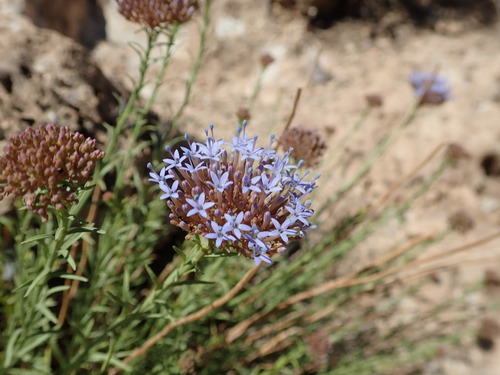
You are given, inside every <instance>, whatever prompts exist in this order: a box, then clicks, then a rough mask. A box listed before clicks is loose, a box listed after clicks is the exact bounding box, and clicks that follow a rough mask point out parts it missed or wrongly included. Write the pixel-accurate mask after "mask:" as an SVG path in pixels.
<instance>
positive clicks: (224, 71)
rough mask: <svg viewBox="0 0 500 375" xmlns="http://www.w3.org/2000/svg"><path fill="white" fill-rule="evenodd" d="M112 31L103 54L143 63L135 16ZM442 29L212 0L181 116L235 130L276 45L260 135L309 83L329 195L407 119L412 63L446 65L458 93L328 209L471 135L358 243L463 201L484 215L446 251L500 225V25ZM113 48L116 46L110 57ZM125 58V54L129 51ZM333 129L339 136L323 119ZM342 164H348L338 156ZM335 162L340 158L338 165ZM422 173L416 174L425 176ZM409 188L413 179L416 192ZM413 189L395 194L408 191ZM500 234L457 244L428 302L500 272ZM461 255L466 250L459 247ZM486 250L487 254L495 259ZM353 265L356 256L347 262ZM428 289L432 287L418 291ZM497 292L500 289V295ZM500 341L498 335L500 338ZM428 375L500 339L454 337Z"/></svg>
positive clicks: (341, 211) (184, 57)
mask: <svg viewBox="0 0 500 375" xmlns="http://www.w3.org/2000/svg"><path fill="white" fill-rule="evenodd" d="M107 14H108V19H109V20H111V22H110V23H109V25H108V36H109V39H110V41H109V42H106V43H103V44H101V45H100V46H99V47H98V48H97V49H96V51H95V54H94V55H95V57H96V59H97V61H99V62H100V63H101V64H102V65H103V67H104V69H105V70H106V69H107V70H108V72H112V71H117V70H124V71H127V72H128V73H131V72H133V71H134V69H135V68H136V67H137V60H136V59H134V58H133V57H132V56H131V55H130V53H129V52H127V47H126V46H125V44H124V43H125V41H127V40H129V39H136V40H137V38H138V36H137V34H134V33H133V32H132V30H134V27H133V26H131V25H130V24H128V23H127V22H126V21H123V20H121V19H120V18H119V17H117V16H116V14H114V7H113V4H110V6H109V7H108V8H107ZM200 25H201V20H199V19H198V20H197V22H193V23H191V24H189V25H187V27H186V28H184V29H183V31H182V34H181V38H180V39H179V42H178V45H177V50H176V53H175V56H174V59H173V61H172V65H171V68H170V70H169V72H168V74H167V77H166V84H165V87H164V90H163V91H162V93H161V96H160V98H159V101H158V104H157V106H156V108H155V109H156V110H157V111H158V112H159V113H161V114H163V115H165V116H167V117H168V115H169V110H168V108H169V106H172V107H173V108H176V106H178V104H179V102H180V100H181V98H182V95H183V90H184V87H183V85H184V83H183V82H184V80H185V78H186V77H187V72H186V71H185V66H186V65H187V64H191V63H192V61H193V59H194V56H195V54H196V47H197V43H198V30H199V28H200ZM442 26H443V27H441V28H439V29H440V30H441V31H438V32H436V31H430V30H422V29H416V28H414V27H413V26H410V25H401V26H399V27H398V28H397V29H396V34H395V38H393V37H390V36H383V35H382V36H379V37H377V38H376V39H371V38H370V31H371V28H372V26H371V25H369V24H365V23H362V22H345V23H341V24H338V25H336V26H335V27H333V28H331V29H329V30H316V31H315V32H314V33H312V32H311V31H308V30H307V27H306V22H305V21H304V19H303V18H302V17H300V16H299V15H297V14H294V13H292V12H285V11H280V10H279V9H278V10H276V9H275V10H274V11H273V12H270V9H269V8H268V6H267V5H265V4H264V2H253V1H243V0H241V1H229V0H222V1H217V2H214V4H213V7H212V12H211V26H210V29H209V33H208V42H207V50H206V59H205V60H204V62H203V66H202V69H201V71H200V75H199V78H198V80H197V82H196V85H195V87H194V90H193V96H192V99H191V104H190V106H189V107H188V109H187V111H186V116H185V119H184V122H183V123H182V128H183V129H185V131H187V132H189V133H190V134H195V135H196V134H198V135H200V136H201V135H202V129H203V128H205V127H207V125H208V124H209V123H214V124H215V125H216V132H217V135H219V136H227V135H230V134H232V133H233V132H234V129H235V126H236V124H237V119H236V115H235V113H236V111H237V110H238V108H239V107H241V106H246V107H248V106H250V105H251V103H250V101H251V96H252V93H253V90H254V88H255V85H256V82H257V79H258V76H259V71H260V64H259V60H260V56H261V55H262V54H265V53H268V54H270V55H272V56H273V57H274V59H275V62H274V63H272V64H271V65H270V66H269V67H268V69H266V71H265V72H264V74H263V76H262V85H261V90H260V92H259V95H258V96H257V99H256V101H255V103H254V104H253V108H252V109H251V116H252V117H251V120H250V129H251V133H255V134H258V135H259V137H260V138H261V139H263V140H266V139H267V138H268V136H269V135H270V134H271V133H276V134H279V133H280V131H281V130H282V129H283V127H284V125H285V123H286V121H287V119H288V116H289V114H290V111H291V109H292V107H293V100H294V97H295V94H296V90H297V89H298V88H299V87H300V88H302V96H301V99H300V101H299V105H298V108H297V112H296V114H295V117H294V120H293V123H292V126H293V125H305V126H308V127H311V128H315V129H317V130H318V131H320V132H322V133H323V134H325V137H326V139H327V141H328V144H329V149H328V151H327V153H326V155H325V159H324V161H323V163H322V165H321V167H320V168H319V170H320V172H321V173H323V176H326V177H325V178H323V179H322V180H320V185H321V187H320V189H319V192H318V193H317V198H316V199H317V202H318V203H316V204H318V205H319V206H320V205H321V202H322V201H324V200H326V199H327V198H328V197H329V195H330V192H331V191H332V189H335V188H338V186H342V185H343V184H344V183H346V182H347V181H348V180H349V178H351V177H352V176H353V175H354V174H355V173H356V171H357V170H358V168H359V167H360V165H361V164H362V162H363V160H364V159H365V158H366V156H367V155H369V152H370V150H372V149H373V147H374V146H375V145H376V144H377V143H378V142H379V141H380V140H381V139H382V138H383V137H384V136H385V135H386V134H388V132H390V131H392V130H393V129H395V128H396V127H397V125H398V124H399V123H400V122H401V121H403V120H404V118H405V116H406V115H407V114H408V113H409V111H410V110H411V108H412V105H413V103H414V100H415V98H414V96H413V92H412V89H411V87H410V85H409V83H408V77H409V75H410V73H411V72H412V71H413V70H422V71H434V70H438V71H439V73H440V74H441V75H443V76H444V77H446V78H447V79H448V80H449V82H450V84H451V86H452V95H453V98H452V100H451V101H449V102H447V103H445V104H443V105H440V106H428V107H424V108H422V109H421V110H420V111H419V113H418V114H417V116H416V118H415V120H414V121H413V122H412V123H411V125H410V126H408V127H407V128H406V129H404V130H403V131H402V133H401V134H400V135H399V137H398V139H397V141H396V142H395V143H394V144H393V146H391V148H390V149H389V150H388V151H387V152H386V153H385V155H384V156H383V157H382V159H381V160H380V161H379V162H378V163H377V165H376V167H375V168H374V169H373V170H372V171H371V172H370V174H369V175H368V176H367V178H366V180H365V181H364V183H363V184H361V185H360V187H359V188H357V189H355V191H353V192H352V193H351V194H349V195H348V196H347V197H346V198H345V199H344V204H342V205H340V206H339V207H338V210H335V211H333V212H332V211H330V212H325V213H324V215H323V217H321V218H319V220H320V221H327V222H332V223H333V222H336V221H337V220H339V219H340V218H341V217H342V216H343V215H345V214H346V213H348V212H351V213H352V212H353V210H352V208H353V207H361V206H363V205H365V204H373V203H375V202H376V201H377V199H379V198H380V196H381V195H382V194H384V192H385V191H386V190H387V189H388V187H389V186H391V184H393V183H394V182H395V181H397V180H398V179H399V178H400V177H401V176H402V175H405V174H406V173H408V172H409V171H411V170H412V169H413V168H414V167H415V166H416V165H417V164H418V163H419V162H420V161H422V160H423V159H424V158H425V156H426V155H428V154H429V153H431V152H432V151H433V150H434V149H435V148H436V147H438V145H440V144H441V143H449V142H455V143H458V144H460V145H462V146H463V147H464V148H465V149H466V150H467V152H468V153H469V154H470V156H471V157H470V158H469V159H468V160H465V161H461V162H460V163H459V164H458V165H457V166H456V167H455V168H454V169H452V170H450V171H448V172H446V173H445V174H444V176H442V178H441V179H440V180H439V181H437V183H436V184H435V185H434V187H433V188H432V190H431V191H430V192H428V193H427V194H426V195H425V196H424V197H422V198H421V199H419V200H418V201H417V202H416V204H414V205H413V207H412V208H411V209H410V210H409V211H408V213H407V215H406V216H405V218H404V220H405V223H404V224H403V225H401V223H400V222H396V221H393V222H390V223H388V224H387V225H386V226H384V228H382V229H381V230H380V231H378V232H377V233H376V234H375V235H374V236H373V237H372V238H371V239H370V241H369V243H368V244H364V245H362V246H361V247H360V249H359V253H358V254H356V259H355V261H354V262H353V263H355V262H356V261H359V257H362V258H371V257H373V256H375V254H377V253H380V251H384V250H385V249H387V247H388V246H390V245H391V244H392V243H394V240H395V239H403V238H411V237H414V236H419V235H425V234H430V233H436V232H439V231H440V230H445V228H446V227H447V225H448V217H449V215H450V214H452V213H454V212H456V211H458V210H459V209H463V210H465V211H466V212H467V213H468V214H469V215H470V216H471V217H473V218H474V221H475V228H474V229H473V230H472V231H470V232H468V233H466V234H452V235H450V236H448V237H447V238H446V239H445V240H443V241H441V242H440V243H439V244H438V245H437V246H432V247H431V248H429V251H430V252H435V253H437V252H440V251H445V250H446V249H449V248H452V247H453V246H458V245H460V244H463V243H467V242H471V241H474V240H475V239H477V238H480V237H482V236H486V235H488V234H490V233H493V232H495V231H496V230H497V229H498V225H499V223H500V178H499V177H498V176H496V177H495V176H486V175H485V173H484V171H483V169H482V167H481V162H482V160H483V158H484V157H485V156H486V155H489V154H493V155H500V124H499V119H500V105H499V102H500V85H499V80H500V66H499V65H498V61H499V59H500V38H499V37H500V35H499V31H500V29H499V28H498V27H496V26H495V27H490V28H473V29H467V28H464V27H460V25H459V24H454V23H449V24H447V25H442ZM110 51H119V53H116V52H114V56H115V57H116V56H119V58H114V59H113V58H112V56H111V53H110ZM124 56H127V58H123V57H124ZM367 93H377V94H380V95H381V96H382V97H383V98H384V105H383V107H381V108H376V109H374V110H373V111H371V113H370V114H369V116H368V117H367V119H366V121H365V122H364V123H363V125H362V127H361V130H360V131H358V132H357V133H355V135H354V136H353V138H352V139H351V140H350V141H349V142H348V144H347V145H346V146H345V147H343V148H340V149H339V148H338V147H337V145H338V142H339V140H340V139H342V137H343V136H344V135H345V134H346V133H347V132H348V131H349V129H350V128H351V127H352V126H354V124H355V123H356V121H358V119H359V118H360V116H361V114H362V112H363V110H364V109H365V107H366V103H365V100H364V96H365V94H367ZM332 127H333V128H335V134H334V135H327V134H326V132H325V128H332ZM442 157H443V155H442V153H441V154H439V155H438V156H437V157H436V158H435V160H433V161H431V162H430V163H429V165H428V166H427V167H426V168H424V170H423V172H422V173H420V174H419V175H418V176H425V175H429V173H430V172H431V171H432V170H433V169H435V168H436V166H437V165H438V163H439V161H440V160H442ZM339 158H341V159H340V160H341V161H340V162H339V161H338V160H339ZM337 163H340V164H337ZM333 165H341V166H342V167H340V168H336V169H335V171H334V172H333V173H332V171H331V169H332V166H333ZM418 181H419V179H418V178H417V179H416V180H413V181H412V182H411V183H410V184H409V186H410V187H409V188H408V189H409V190H411V186H413V187H414V186H416V184H418ZM409 190H408V191H409ZM405 194H407V192H406V193H405V189H403V191H402V192H401V193H399V195H398V194H396V195H397V196H399V197H404V196H405ZM499 245H500V241H498V240H497V241H493V242H491V243H489V244H487V245H484V246H481V247H479V248H475V249H474V251H473V254H472V253H470V252H468V253H466V254H463V255H456V256H455V257H454V258H453V261H454V262H455V263H457V264H459V265H460V266H459V267H458V268H456V269H454V270H453V271H446V272H442V273H440V274H439V275H440V276H439V277H440V280H441V282H440V283H439V284H435V285H431V286H429V287H427V288H425V289H423V290H422V292H421V293H424V294H425V299H426V301H427V304H432V303H433V301H434V302H438V301H440V300H442V299H444V298H446V297H447V296H450V295H458V294H459V293H461V291H463V290H464V288H466V287H467V286H470V285H473V284H474V283H477V282H479V281H481V280H482V279H483V277H484V272H485V270H486V269H494V270H500V248H499ZM460 257H462V258H460ZM485 259H487V260H485ZM346 267H349V264H347V265H346ZM420 297H421V296H420ZM420 297H416V298H414V299H410V298H408V299H407V300H405V302H404V303H403V304H402V306H401V307H400V308H401V317H402V319H404V316H406V315H408V314H413V313H415V312H417V311H422V310H425V308H426V306H427V307H428V305H426V306H422V303H421V299H419V298H420ZM491 298H494V297H491V296H489V295H485V294H484V293H483V292H477V293H473V294H472V295H471V296H469V297H468V300H467V305H468V308H469V309H470V311H471V312H472V314H471V316H473V317H474V318H473V319H471V321H470V322H467V323H466V324H467V326H468V327H470V328H471V329H478V328H479V326H480V320H481V318H482V317H483V315H484V313H483V312H482V311H483V310H482V309H481V308H480V306H483V305H484V303H485V302H491ZM496 298H498V297H496ZM497 346H498V345H497ZM426 373H428V374H446V375H459V374H464V375H465V374H481V375H496V374H500V352H499V351H498V348H497V347H494V348H493V349H492V350H490V351H483V350H481V349H479V348H478V347H477V345H476V344H475V342H474V339H473V338H471V339H467V340H465V341H464V342H463V345H462V346H461V347H460V348H459V349H457V348H451V347H444V348H443V350H442V351H441V353H440V355H439V356H436V360H435V361H433V362H431V363H429V365H428V366H427V368H426Z"/></svg>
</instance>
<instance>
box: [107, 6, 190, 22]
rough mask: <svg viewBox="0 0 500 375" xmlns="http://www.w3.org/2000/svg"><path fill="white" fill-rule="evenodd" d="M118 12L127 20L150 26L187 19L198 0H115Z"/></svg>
mask: <svg viewBox="0 0 500 375" xmlns="http://www.w3.org/2000/svg"><path fill="white" fill-rule="evenodd" d="M116 2H117V4H118V12H119V13H121V15H122V16H123V17H125V18H126V19H128V20H129V21H132V22H135V23H139V24H142V25H147V26H150V27H157V26H162V25H165V24H179V23H184V22H186V21H189V19H190V18H191V17H192V15H193V13H194V11H195V10H196V8H197V7H198V0H116Z"/></svg>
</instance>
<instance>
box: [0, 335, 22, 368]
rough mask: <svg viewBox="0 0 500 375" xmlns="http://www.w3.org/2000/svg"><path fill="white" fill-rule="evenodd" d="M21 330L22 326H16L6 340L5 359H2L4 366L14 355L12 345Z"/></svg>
mask: <svg viewBox="0 0 500 375" xmlns="http://www.w3.org/2000/svg"><path fill="white" fill-rule="evenodd" d="M22 332H23V330H22V328H18V329H16V330H15V331H14V333H13V334H12V335H11V336H10V337H9V341H8V342H7V346H6V347H5V359H4V366H5V367H9V366H10V364H11V362H12V358H13V356H14V345H15V344H16V341H17V338H18V337H19V336H20V335H21V333H22Z"/></svg>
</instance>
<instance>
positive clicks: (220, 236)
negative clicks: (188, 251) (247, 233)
mask: <svg viewBox="0 0 500 375" xmlns="http://www.w3.org/2000/svg"><path fill="white" fill-rule="evenodd" d="M210 226H211V227H212V230H213V232H212V233H207V234H205V235H204V236H205V238H208V239H213V240H215V246H217V247H220V246H221V245H222V241H235V240H236V238H234V236H232V235H230V234H227V232H228V229H229V228H228V227H227V226H226V225H224V226H220V225H219V224H217V223H216V222H215V221H211V222H210Z"/></svg>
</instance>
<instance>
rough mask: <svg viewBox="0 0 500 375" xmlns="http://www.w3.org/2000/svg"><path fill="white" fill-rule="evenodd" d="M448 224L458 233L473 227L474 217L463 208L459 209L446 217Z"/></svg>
mask: <svg viewBox="0 0 500 375" xmlns="http://www.w3.org/2000/svg"><path fill="white" fill-rule="evenodd" d="M448 222H449V224H450V226H451V227H452V228H453V229H455V230H457V231H458V232H460V233H466V232H468V231H470V230H472V229H474V225H475V223H474V219H473V218H472V217H471V215H469V214H468V213H467V211H465V210H459V211H457V212H455V213H454V214H452V215H450V216H449V217H448Z"/></svg>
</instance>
